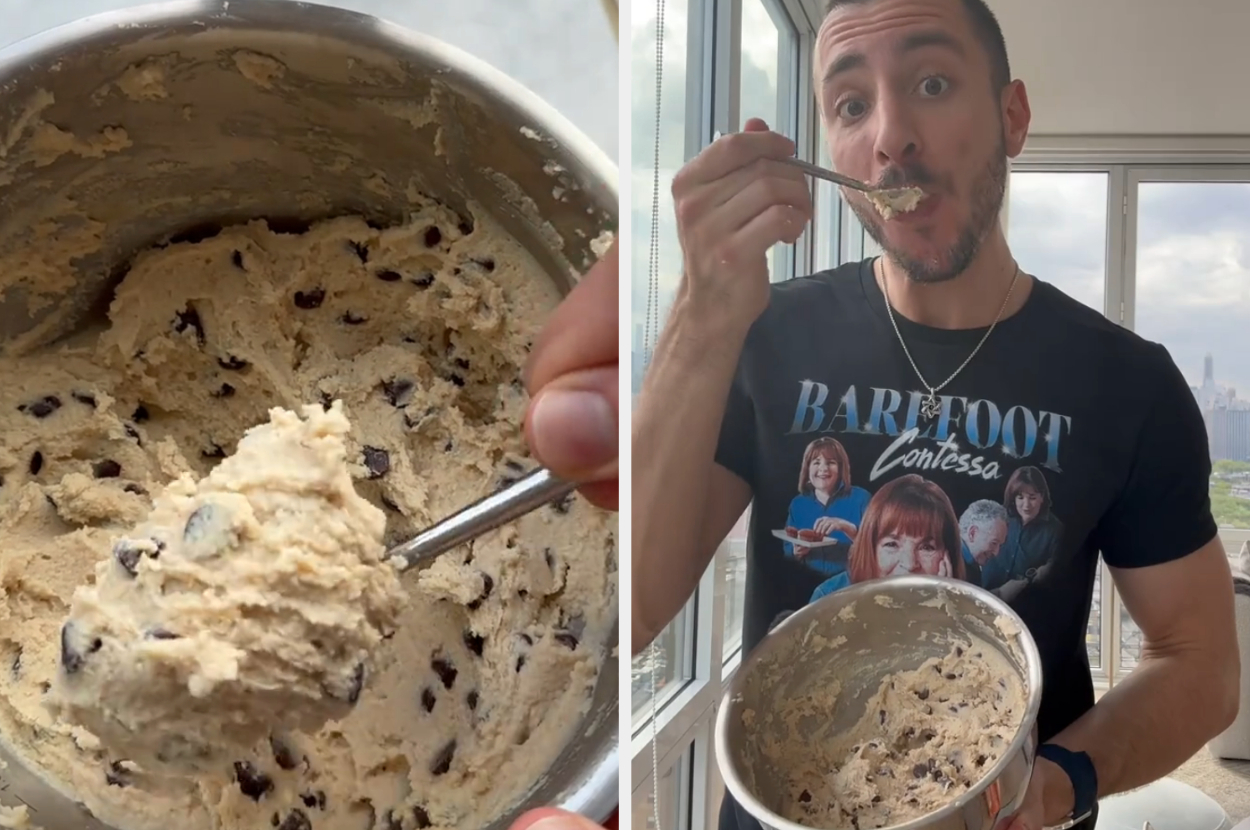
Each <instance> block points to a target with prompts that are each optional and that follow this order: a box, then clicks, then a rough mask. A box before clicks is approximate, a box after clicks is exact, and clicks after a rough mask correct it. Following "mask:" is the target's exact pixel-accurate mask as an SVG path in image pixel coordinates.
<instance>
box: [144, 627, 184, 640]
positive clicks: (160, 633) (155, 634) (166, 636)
mask: <svg viewBox="0 0 1250 830" xmlns="http://www.w3.org/2000/svg"><path fill="white" fill-rule="evenodd" d="M145 636H146V637H147V638H148V639H149V640H181V639H182V635H181V634H175V633H174V632H172V631H166V630H165V629H163V628H153V629H152V630H151V631H149V632H148V633H147V634H146V635H145Z"/></svg>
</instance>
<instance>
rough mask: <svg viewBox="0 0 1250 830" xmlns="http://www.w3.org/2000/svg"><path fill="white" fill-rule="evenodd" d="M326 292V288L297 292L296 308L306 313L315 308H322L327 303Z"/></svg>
mask: <svg viewBox="0 0 1250 830" xmlns="http://www.w3.org/2000/svg"><path fill="white" fill-rule="evenodd" d="M325 299H326V292H325V289H324V288H311V289H309V290H308V291H296V292H295V298H294V300H295V307H296V308H301V309H303V310H304V311H312V310H313V309H314V308H320V307H321V304H322V303H323V302H325Z"/></svg>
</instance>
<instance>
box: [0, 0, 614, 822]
mask: <svg viewBox="0 0 1250 830" xmlns="http://www.w3.org/2000/svg"><path fill="white" fill-rule="evenodd" d="M214 23H221V24H227V25H231V24H233V25H234V26H240V25H242V26H247V25H254V26H257V27H262V28H263V27H274V30H275V31H278V29H277V28H276V26H277V24H279V23H281V24H284V25H287V26H290V28H289V29H288V31H294V32H301V31H306V29H307V28H310V27H315V26H317V25H320V26H322V27H325V28H326V29H327V30H328V31H330V32H331V33H332V34H335V35H338V36H340V37H342V38H343V39H345V40H349V41H355V42H358V43H364V44H369V43H373V42H376V43H377V44H378V45H381V44H386V45H388V46H389V47H390V48H392V49H404V50H410V51H413V52H416V53H419V54H421V55H422V56H423V57H425V58H426V59H427V60H429V61H431V62H435V63H438V64H441V66H442V67H443V68H444V69H445V70H446V71H447V73H448V74H450V75H452V76H453V77H456V78H459V79H462V80H464V81H465V82H467V83H468V84H470V85H473V86H477V87H480V88H483V89H490V90H491V91H492V92H493V93H495V94H496V95H497V96H498V97H499V98H500V99H501V102H502V105H503V106H504V107H505V108H510V109H511V110H512V111H513V112H515V113H517V114H518V115H520V116H522V117H523V118H524V120H525V123H526V124H527V125H528V126H530V127H531V129H533V130H534V131H535V132H537V133H538V135H539V139H540V140H543V141H544V143H546V142H549V143H550V145H554V146H552V148H551V149H553V150H558V151H561V152H563V153H565V154H567V155H568V156H570V157H571V158H573V159H575V160H577V162H578V163H579V164H581V165H582V166H583V167H584V177H579V178H585V179H586V181H583V182H582V185H583V188H584V189H585V190H586V191H587V192H588V196H592V197H593V196H594V195H595V194H594V191H595V190H598V191H599V193H598V195H599V196H600V197H601V198H600V199H599V201H601V202H602V204H601V205H600V206H599V207H600V208H601V209H602V210H603V212H604V213H605V214H606V215H607V216H608V217H609V218H610V219H611V221H612V227H611V228H610V229H609V230H610V231H611V232H612V234H613V235H614V236H615V235H617V234H618V233H619V230H618V228H619V223H620V198H619V196H620V192H619V169H618V166H617V165H616V164H615V163H614V162H613V161H612V160H611V159H610V158H609V157H608V155H607V153H606V152H605V151H604V150H603V149H602V148H601V147H599V145H597V144H596V143H595V142H593V141H592V140H591V139H590V138H589V137H588V136H587V135H586V134H585V133H584V132H582V131H581V129H579V128H578V127H577V126H576V125H574V124H573V123H572V122H571V121H569V120H568V118H566V117H565V116H564V115H562V114H561V113H560V112H559V111H557V110H556V109H555V108H554V107H553V106H552V105H550V104H549V103H547V102H546V101H545V100H544V99H542V98H541V97H539V96H538V95H537V94H536V93H535V92H533V91H532V90H531V89H529V88H528V87H526V86H525V85H524V84H522V83H521V82H520V81H517V80H516V79H514V78H512V77H511V76H509V75H507V74H505V73H504V72H503V71H502V70H500V69H498V68H496V67H495V66H493V65H492V64H490V63H488V62H487V61H486V60H484V59H482V58H479V57H477V56H475V55H472V54H470V53H469V52H467V51H465V50H463V49H461V48H460V47H457V46H453V45H451V44H449V43H447V42H445V41H442V40H439V39H437V38H435V37H433V36H431V35H426V34H423V33H421V32H418V31H415V30H413V29H411V28H408V27H405V26H401V25H400V24H397V23H393V22H391V21H389V20H387V19H385V18H381V17H377V16H373V15H368V14H364V13H362V12H357V11H353V10H350V9H341V8H337V7H334V6H329V5H325V4H322V3H311V2H306V0H162V2H152V3H144V4H136V5H131V6H126V7H123V8H119V9H111V10H108V11H103V12H99V13H96V14H92V15H87V16H84V17H80V18H77V19H74V20H71V21H69V22H66V23H62V24H60V25H57V26H54V27H52V28H49V29H45V30H43V31H40V32H36V33H33V34H30V35H27V36H26V37H23V38H21V39H20V40H17V41H14V42H13V43H10V44H7V45H5V46H3V47H0V85H2V84H5V83H6V82H11V81H12V80H13V79H14V78H16V77H19V76H21V75H22V74H23V73H24V72H26V71H28V70H29V69H30V68H31V67H32V66H38V65H41V64H49V63H51V62H55V61H56V60H57V59H58V58H59V57H61V56H63V55H64V54H65V53H66V52H67V50H69V49H71V48H75V47H76V48H82V47H84V46H89V45H91V44H93V43H94V42H96V41H98V40H101V39H104V38H105V37H108V36H116V32H117V30H119V29H120V30H134V31H133V32H132V33H131V34H129V35H128V36H127V37H129V38H132V39H134V40H138V39H139V38H140V37H141V36H142V34H143V32H145V31H147V30H157V29H162V28H167V27H173V26H179V27H186V26H188V25H200V26H202V27H203V28H204V29H205V30H207V29H208V28H210V27H211V26H212V25H213V24H214ZM318 34H321V35H325V34H326V32H325V31H322V32H318ZM570 173H574V174H576V171H570ZM587 185H589V187H587ZM2 192H3V188H0V193H2ZM616 624H617V625H618V626H619V613H618V614H617V623H616ZM613 645H614V644H612V643H605V646H604V665H603V666H601V667H600V672H599V678H598V679H597V681H596V688H597V687H598V684H599V683H605V682H609V681H610V680H611V678H608V677H606V676H605V671H604V670H605V668H607V666H609V665H610V664H611V663H612V662H615V661H616V658H614V657H613V656H612V653H613V648H612V646H613ZM617 674H618V675H619V665H618V668H617ZM618 679H619V678H618ZM615 685H617V684H613V686H615ZM616 706H617V707H618V708H619V698H618V699H617V702H616ZM603 721H604V723H603V725H602V727H601V728H602V730H603V732H604V733H605V735H608V736H610V737H611V740H610V742H609V745H608V746H607V748H606V749H605V750H604V751H599V752H595V753H591V754H590V757H588V758H587V759H585V760H586V764H587V766H586V767H583V774H582V776H581V777H580V780H578V781H575V782H574V783H572V784H571V785H570V788H568V789H566V790H565V795H564V796H563V797H562V798H561V799H560V803H559V805H558V806H560V807H562V808H564V809H567V810H571V811H573V812H578V813H581V814H583V815H585V816H587V817H588V818H590V819H592V820H595V821H600V822H602V821H606V820H607V819H608V817H609V816H610V815H611V813H612V812H613V810H614V809H615V808H616V806H617V801H618V792H617V790H618V788H619V780H620V757H619V743H620V724H619V717H611V716H610V715H609V714H608V713H605V716H604V717H603ZM586 728H587V725H586V723H581V724H579V726H578V730H577V731H576V732H574V733H573V735H572V736H571V740H576V737H577V736H578V735H579V734H581V733H582V732H584V731H585V729H586ZM566 748H567V746H566ZM10 754H11V755H12V757H13V758H14V759H16V760H18V761H19V762H22V761H23V757H22V756H21V755H20V754H19V753H16V752H12V753H10ZM23 766H25V764H24V763H23ZM37 777H40V778H42V776H37ZM541 780H542V779H541V777H540V778H539V779H537V780H536V781H535V782H534V786H538V785H539V784H540V783H541ZM45 783H46V782H45ZM52 789H53V790H55V791H58V792H60V790H59V788H58V787H52ZM531 792H532V791H531ZM60 794H61V795H63V796H66V797H67V798H69V799H70V800H71V801H76V799H75V798H73V797H72V796H70V795H68V794H66V793H64V792H61V793H60ZM528 796H529V793H526V794H524V795H522V796H521V797H520V799H519V800H518V801H517V802H516V803H515V804H514V805H512V807H509V808H507V809H506V810H505V811H504V813H503V814H501V817H502V816H503V815H506V814H507V813H508V812H509V811H511V810H514V809H516V808H517V807H520V806H522V805H525V804H526V799H527V798H528ZM526 806H530V807H533V806H537V805H526Z"/></svg>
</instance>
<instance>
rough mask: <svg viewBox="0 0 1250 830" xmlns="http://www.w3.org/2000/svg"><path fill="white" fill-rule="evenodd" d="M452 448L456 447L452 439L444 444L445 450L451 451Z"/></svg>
mask: <svg viewBox="0 0 1250 830" xmlns="http://www.w3.org/2000/svg"><path fill="white" fill-rule="evenodd" d="M452 449H454V446H453V445H452V443H451V442H450V441H448V442H447V443H446V444H443V452H451V451H452Z"/></svg>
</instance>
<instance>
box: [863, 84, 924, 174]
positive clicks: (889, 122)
mask: <svg viewBox="0 0 1250 830" xmlns="http://www.w3.org/2000/svg"><path fill="white" fill-rule="evenodd" d="M876 116H877V119H876V120H877V123H876V127H877V139H876V142H875V145H874V148H873V149H874V155H875V156H876V161H877V164H878V165H879V166H880V167H882V168H887V167H890V166H897V167H902V166H904V165H906V164H908V163H909V162H912V161H914V160H915V159H916V158H917V157H918V156H919V155H920V154H921V152H922V150H923V149H924V148H923V146H922V143H921V140H920V133H919V131H918V129H917V126H916V121H915V118H914V117H913V115H912V112H911V110H910V108H909V107H908V106H907V105H906V101H905V100H904V98H903V97H901V96H898V95H895V94H893V93H886V94H885V95H883V96H882V97H881V98H880V99H879V100H878V102H877V108H876Z"/></svg>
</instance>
